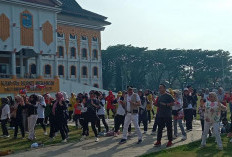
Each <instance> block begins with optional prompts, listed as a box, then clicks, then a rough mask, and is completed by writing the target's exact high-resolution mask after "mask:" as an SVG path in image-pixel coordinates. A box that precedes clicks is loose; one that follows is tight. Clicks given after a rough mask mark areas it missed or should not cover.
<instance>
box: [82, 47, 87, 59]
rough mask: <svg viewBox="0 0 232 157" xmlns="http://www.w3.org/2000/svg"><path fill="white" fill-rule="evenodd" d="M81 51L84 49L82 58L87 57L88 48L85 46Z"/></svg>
mask: <svg viewBox="0 0 232 157" xmlns="http://www.w3.org/2000/svg"><path fill="white" fill-rule="evenodd" d="M81 51H82V58H84V59H87V49H86V48H83V49H82V50H81Z"/></svg>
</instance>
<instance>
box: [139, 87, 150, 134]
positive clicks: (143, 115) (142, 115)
mask: <svg viewBox="0 0 232 157" xmlns="http://www.w3.org/2000/svg"><path fill="white" fill-rule="evenodd" d="M138 94H139V97H140V100H141V106H140V107H139V126H140V123H141V122H142V123H143V128H144V134H146V133H147V127H148V124H147V122H148V120H147V110H146V108H147V101H146V97H145V96H144V95H143V91H142V90H141V89H140V90H139V92H138Z"/></svg>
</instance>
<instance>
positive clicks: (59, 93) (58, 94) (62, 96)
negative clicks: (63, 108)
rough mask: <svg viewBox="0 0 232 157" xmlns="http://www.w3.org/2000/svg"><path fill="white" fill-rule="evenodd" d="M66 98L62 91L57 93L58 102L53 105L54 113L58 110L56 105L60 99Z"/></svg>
mask: <svg viewBox="0 0 232 157" xmlns="http://www.w3.org/2000/svg"><path fill="white" fill-rule="evenodd" d="M63 100H64V95H63V94H62V93H61V92H58V93H56V102H55V103H54V105H53V107H52V113H53V115H55V112H56V106H57V104H58V103H59V102H60V101H63Z"/></svg>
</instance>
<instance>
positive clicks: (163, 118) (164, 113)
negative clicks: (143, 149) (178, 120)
mask: <svg viewBox="0 0 232 157" xmlns="http://www.w3.org/2000/svg"><path fill="white" fill-rule="evenodd" d="M159 92H160V96H159V97H158V102H157V107H159V111H158V113H157V116H158V117H159V120H158V134H157V142H156V143H155V144H154V145H155V146H156V147H159V146H161V139H162V134H163V129H164V127H165V126H166V127H167V134H168V143H167V145H166V147H170V146H172V106H173V105H174V99H173V97H172V96H171V95H170V94H168V93H167V92H166V86H165V85H164V84H160V85H159Z"/></svg>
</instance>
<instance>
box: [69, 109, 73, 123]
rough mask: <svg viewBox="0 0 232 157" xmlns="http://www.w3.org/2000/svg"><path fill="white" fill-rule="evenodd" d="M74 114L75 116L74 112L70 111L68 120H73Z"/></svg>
mask: <svg viewBox="0 0 232 157" xmlns="http://www.w3.org/2000/svg"><path fill="white" fill-rule="evenodd" d="M72 114H73V111H68V120H69V121H71V120H72Z"/></svg>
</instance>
